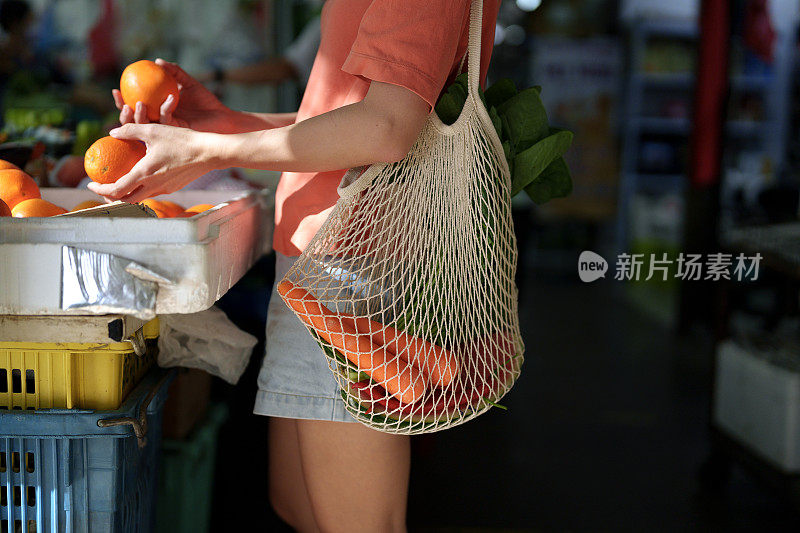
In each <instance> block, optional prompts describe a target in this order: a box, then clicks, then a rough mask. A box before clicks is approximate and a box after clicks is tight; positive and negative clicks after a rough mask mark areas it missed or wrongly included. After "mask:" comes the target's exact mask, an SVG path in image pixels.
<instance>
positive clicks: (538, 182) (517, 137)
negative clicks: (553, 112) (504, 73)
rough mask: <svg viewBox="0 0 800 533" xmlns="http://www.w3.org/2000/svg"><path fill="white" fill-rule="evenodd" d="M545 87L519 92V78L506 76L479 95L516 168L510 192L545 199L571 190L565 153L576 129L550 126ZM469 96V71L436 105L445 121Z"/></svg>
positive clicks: (450, 119)
mask: <svg viewBox="0 0 800 533" xmlns="http://www.w3.org/2000/svg"><path fill="white" fill-rule="evenodd" d="M540 93H541V87H530V88H528V89H524V90H522V91H519V92H517V88H516V86H515V85H514V82H513V81H511V80H509V79H501V80H499V81H497V82H496V83H495V84H494V85H492V86H491V87H489V88H487V89H486V91H485V92H484V91H479V95H480V98H481V100H482V101H483V103H484V105H485V106H486V109H487V111H488V112H489V118H490V119H491V120H492V125H493V126H494V129H495V131H496V132H497V135H498V137H499V138H500V142H501V144H502V146H503V152H504V155H505V157H506V161H507V162H508V169H509V171H510V173H511V196H512V197H513V196H516V195H517V194H519V193H520V191H522V190H524V191H525V192H526V193H527V194H528V196H530V198H531V200H533V201H534V202H536V203H537V204H543V203H546V202H548V201H550V200H551V199H553V198H563V197H565V196H567V195H569V194H570V193H571V192H572V179H571V178H570V174H569V168H568V167H567V164H566V162H565V161H564V158H563V157H562V156H563V155H564V153H565V152H566V151H567V149H568V148H569V146H570V144H572V132H570V131H566V130H560V129H557V128H551V127H550V125H549V123H548V120H547V113H546V112H545V109H544V105H543V104H542V100H541V97H540ZM466 99H467V75H466V74H461V75H460V76H458V77H457V78H456V81H455V82H454V83H453V84H452V85H450V86H449V87H448V88H447V91H446V92H445V93H444V94H442V96H441V97H440V98H439V101H438V102H437V103H436V107H435V108H434V109H435V111H436V114H437V115H438V116H439V118H440V119H441V120H442V122H444V123H445V124H453V123H454V122H455V121H456V120H457V119H458V116H459V115H460V114H461V109H462V108H463V107H464V103H465V102H466Z"/></svg>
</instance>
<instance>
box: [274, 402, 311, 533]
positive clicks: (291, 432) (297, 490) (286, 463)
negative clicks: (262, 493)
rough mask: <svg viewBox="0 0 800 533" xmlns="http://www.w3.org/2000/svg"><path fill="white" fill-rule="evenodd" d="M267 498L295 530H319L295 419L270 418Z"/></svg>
mask: <svg viewBox="0 0 800 533" xmlns="http://www.w3.org/2000/svg"><path fill="white" fill-rule="evenodd" d="M269 500H270V503H271V504H272V507H273V509H274V510H275V513H277V515H278V516H280V517H281V519H282V520H284V521H285V522H286V523H287V524H289V525H291V526H292V527H293V528H294V529H296V530H297V531H301V532H303V533H306V532H315V531H319V529H318V528H317V525H316V522H315V521H314V514H313V511H312V509H311V502H310V501H309V498H308V491H307V490H306V483H305V479H304V477H303V465H302V463H301V460H300V448H299V445H298V440H297V420H294V419H292V418H270V421H269Z"/></svg>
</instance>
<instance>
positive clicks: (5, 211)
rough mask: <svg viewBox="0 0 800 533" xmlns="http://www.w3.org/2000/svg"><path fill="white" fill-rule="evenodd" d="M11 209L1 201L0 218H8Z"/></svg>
mask: <svg viewBox="0 0 800 533" xmlns="http://www.w3.org/2000/svg"><path fill="white" fill-rule="evenodd" d="M10 216H11V209H10V208H9V207H8V204H6V203H5V202H4V201H3V200H0V217H10Z"/></svg>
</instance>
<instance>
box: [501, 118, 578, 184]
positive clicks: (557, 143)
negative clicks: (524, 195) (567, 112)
mask: <svg viewBox="0 0 800 533" xmlns="http://www.w3.org/2000/svg"><path fill="white" fill-rule="evenodd" d="M551 131H552V133H551V135H548V136H547V137H545V138H544V139H542V140H541V141H539V142H537V143H536V144H534V145H533V146H531V147H530V148H528V149H527V150H525V151H524V152H522V153H518V154H517V155H516V156H515V157H514V173H513V175H512V176H511V196H515V195H516V194H517V193H519V191H521V190H522V189H524V188H525V187H527V186H528V185H529V184H530V183H531V182H533V180H535V179H536V178H537V177H538V176H539V174H541V173H542V172H543V171H544V169H545V168H547V166H548V165H549V164H550V163H552V162H553V161H554V160H555V159H556V158H558V157H561V156H562V155H564V152H566V151H567V149H568V148H569V146H570V144H572V132H571V131H565V130H556V129H553V130H551Z"/></svg>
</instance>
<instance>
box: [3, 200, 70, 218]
mask: <svg viewBox="0 0 800 533" xmlns="http://www.w3.org/2000/svg"><path fill="white" fill-rule="evenodd" d="M66 212H67V210H66V209H64V208H63V207H59V206H57V205H56V204H54V203H52V202H48V201H47V200H42V199H41V198H31V199H30V200H23V201H21V202H20V203H18V204H17V205H15V206H14V208H13V209H11V215H12V216H14V217H16V218H29V217H53V216H56V215H63V214H64V213H66Z"/></svg>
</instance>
